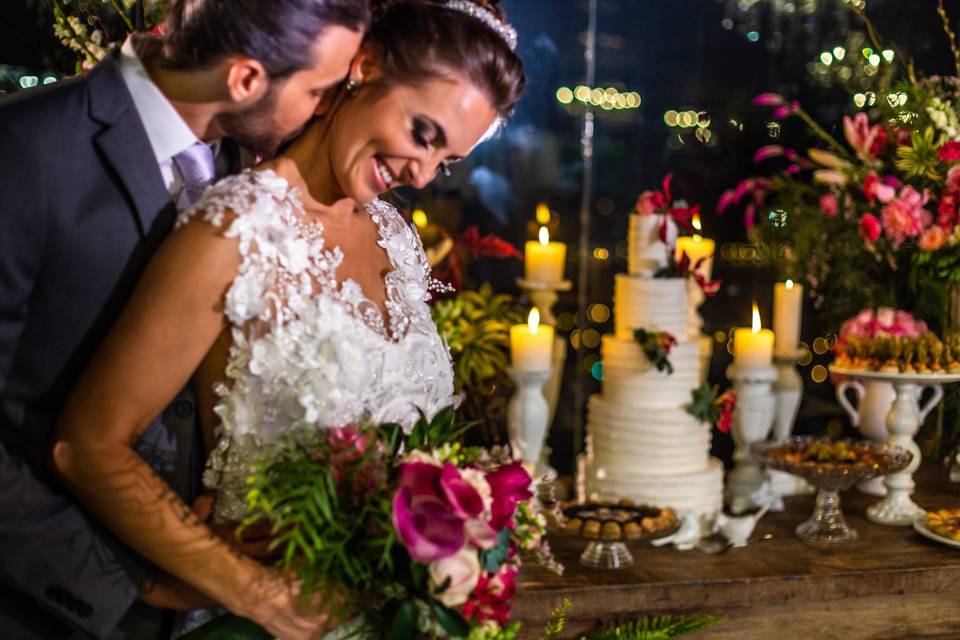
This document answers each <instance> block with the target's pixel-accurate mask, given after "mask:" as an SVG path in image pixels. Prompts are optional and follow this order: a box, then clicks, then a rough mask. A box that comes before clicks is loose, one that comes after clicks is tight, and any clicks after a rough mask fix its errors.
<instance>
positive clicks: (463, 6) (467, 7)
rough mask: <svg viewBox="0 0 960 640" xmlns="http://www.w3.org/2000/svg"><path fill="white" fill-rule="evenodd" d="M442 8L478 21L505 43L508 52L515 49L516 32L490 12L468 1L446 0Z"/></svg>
mask: <svg viewBox="0 0 960 640" xmlns="http://www.w3.org/2000/svg"><path fill="white" fill-rule="evenodd" d="M443 6H444V7H446V8H447V9H451V10H453V11H460V12H461V13H465V14H467V15H468V16H470V17H471V18H474V19H476V20H479V21H480V22H482V23H483V24H485V25H487V26H488V27H489V28H490V29H491V30H492V31H493V32H494V33H496V34H497V35H498V36H500V37H501V38H502V39H503V41H504V42H506V43H507V46H508V47H510V51H515V50H516V49H517V30H516V29H514V28H513V27H511V26H510V25H509V24H507V23H505V22H501V21H500V20H499V19H498V18H497V16H495V15H494V14H493V12H492V11H490V10H488V9H484V8H483V7H481V6H480V5H478V4H475V3H473V2H470V0H447V1H446V2H445V3H443Z"/></svg>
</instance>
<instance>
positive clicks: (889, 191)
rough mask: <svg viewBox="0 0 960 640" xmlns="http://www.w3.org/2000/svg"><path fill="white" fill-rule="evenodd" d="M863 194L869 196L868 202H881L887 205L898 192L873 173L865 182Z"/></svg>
mask: <svg viewBox="0 0 960 640" xmlns="http://www.w3.org/2000/svg"><path fill="white" fill-rule="evenodd" d="M863 194H864V195H865V196H867V200H868V201H870V202H876V201H878V200H879V201H880V202H881V203H883V204H887V203H888V202H890V201H891V200H893V198H894V196H896V195H897V191H896V189H894V188H893V187H892V186H890V185H888V184H884V182H883V180H881V179H880V176H878V175H877V174H876V172H874V171H871V172H870V173H868V174H867V177H866V178H865V179H864V181H863Z"/></svg>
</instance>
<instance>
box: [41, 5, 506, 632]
mask: <svg viewBox="0 0 960 640" xmlns="http://www.w3.org/2000/svg"><path fill="white" fill-rule="evenodd" d="M373 4H374V12H375V13H374V15H375V19H374V22H373V24H372V26H371V28H370V31H369V33H368V34H367V36H366V38H365V43H364V45H363V47H362V48H361V51H360V53H359V54H358V55H357V57H356V58H355V59H354V61H353V63H352V66H351V69H350V74H349V77H348V78H347V79H346V81H345V83H344V86H343V87H342V90H341V91H340V92H339V94H338V95H337V96H336V97H335V98H334V100H333V103H332V104H331V105H322V107H321V111H322V112H323V113H324V114H325V115H324V116H323V117H321V118H318V119H317V120H316V121H315V122H314V123H312V124H311V125H310V126H308V128H307V129H306V130H305V131H304V132H303V133H302V135H300V136H299V137H298V138H297V139H296V140H295V141H294V142H293V143H292V144H291V146H290V147H289V148H288V149H287V150H286V151H285V152H284V153H283V154H282V155H280V156H279V157H278V158H276V159H275V160H272V161H270V162H267V163H264V164H262V165H260V166H258V167H256V168H254V169H252V170H247V171H246V172H244V173H242V174H240V175H238V176H234V177H231V178H227V179H224V180H222V181H221V182H219V183H218V184H216V185H214V186H212V187H210V188H209V189H208V190H207V192H206V194H205V195H204V196H203V198H202V199H201V200H200V201H199V202H198V203H197V204H196V205H195V206H194V207H192V208H191V209H189V210H187V211H186V212H184V214H183V215H182V216H181V218H180V220H179V223H178V229H177V231H175V232H174V233H173V234H172V235H171V237H170V238H169V240H168V241H167V242H166V243H165V245H164V246H163V247H162V248H161V249H160V251H159V252H158V253H157V254H156V257H155V258H154V259H153V261H152V262H151V264H150V266H149V267H148V269H147V270H146V272H145V273H144V276H143V279H142V280H141V282H140V284H139V285H138V288H137V291H136V293H135V294H134V296H133V298H132V299H131V301H130V304H129V306H128V307H127V309H126V310H125V311H124V312H123V314H122V316H121V318H120V319H119V321H118V322H117V324H116V325H115V326H114V328H113V329H112V331H111V333H110V335H109V336H108V338H107V339H106V340H105V342H104V344H103V345H102V346H101V348H100V350H99V352H98V353H97V355H96V356H95V358H94V359H93V360H92V361H91V364H90V366H89V368H88V369H87V371H86V372H85V373H84V375H83V377H82V379H81V380H80V381H79V383H78V385H77V387H76V389H75V390H74V392H73V394H72V397H71V400H70V401H69V403H68V405H67V408H66V409H65V411H64V414H63V415H62V417H61V420H60V423H59V429H58V436H57V440H56V443H55V446H54V452H53V459H54V464H55V466H56V468H57V469H58V471H59V472H60V473H61V474H62V476H63V477H64V479H65V481H66V482H67V484H68V486H69V487H70V488H71V490H72V491H74V492H75V493H76V494H77V496H78V497H79V498H80V500H81V501H82V502H83V503H84V504H85V505H86V507H87V508H88V509H89V510H90V511H91V512H93V514H94V515H95V516H96V517H97V518H98V519H99V520H100V521H101V522H102V523H103V524H104V525H105V526H107V527H109V528H110V529H111V530H113V532H114V533H116V534H117V536H118V537H119V538H121V539H122V540H123V541H124V542H126V543H127V544H128V545H129V546H131V547H132V548H133V549H135V550H136V551H138V552H139V553H140V554H142V555H143V556H145V557H146V558H148V559H149V560H151V561H152V562H153V563H155V564H156V565H157V566H158V567H159V568H160V569H162V570H163V571H165V572H168V573H169V574H170V575H172V576H174V577H175V578H178V579H179V580H181V581H183V583H186V584H187V585H190V586H191V587H193V588H194V589H196V590H197V591H199V592H200V593H201V594H204V595H205V596H207V597H208V598H211V599H212V600H213V601H215V602H218V603H221V604H222V605H223V606H225V607H227V608H228V609H230V610H231V611H233V612H234V613H237V614H238V615H241V616H244V617H248V618H250V619H252V620H254V621H255V622H257V623H259V624H261V625H262V626H264V627H265V628H267V630H268V631H271V632H272V633H274V634H276V635H278V636H280V637H282V638H307V637H311V635H312V634H313V633H314V632H315V630H316V629H317V628H319V627H320V626H322V625H323V624H324V623H325V622H327V621H326V620H325V617H324V615H323V614H322V613H316V612H314V613H309V614H297V613H294V608H293V603H294V599H295V598H294V596H295V593H293V591H295V588H293V589H291V588H288V586H287V583H286V582H285V580H284V578H283V577H282V576H280V575H279V574H278V573H276V572H275V571H274V570H272V569H266V568H264V567H263V566H261V565H260V564H259V563H257V562H256V561H255V560H253V559H251V558H250V557H247V556H244V555H242V554H239V553H236V552H234V551H232V550H231V548H230V547H229V546H228V545H227V544H225V543H223V542H221V541H220V540H219V539H218V538H217V537H216V536H214V535H212V533H211V529H210V528H208V527H207V526H206V525H205V524H204V523H203V522H201V521H200V520H199V519H198V518H196V517H194V516H193V515H192V512H191V510H190V508H189V507H188V506H187V505H186V504H184V503H182V502H180V501H179V499H178V498H177V497H176V496H175V495H174V494H173V492H172V491H171V490H170V489H169V487H167V486H166V485H165V483H164V482H163V481H162V480H160V479H159V478H158V477H157V476H156V475H154V474H153V473H152V471H151V470H150V468H149V467H148V466H147V465H146V464H145V463H144V462H143V461H142V460H141V459H140V458H139V457H137V455H136V454H135V453H134V451H133V448H132V445H133V443H134V442H135V441H136V440H137V437H138V436H139V435H140V434H141V433H142V432H143V430H144V429H145V428H146V426H147V425H149V424H150V421H151V420H152V419H153V418H154V417H155V416H156V415H157V414H158V413H159V412H160V411H161V410H162V409H163V407H164V406H166V405H167V403H168V402H169V401H170V400H171V399H172V398H173V397H174V395H175V394H176V392H177V391H178V390H179V389H180V388H182V386H183V385H184V384H185V383H186V382H188V381H189V380H190V379H191V378H192V380H193V383H194V386H195V388H196V390H197V396H198V402H199V405H200V406H199V409H200V414H201V415H202V416H203V418H202V423H203V430H204V439H205V443H206V444H207V447H208V450H209V451H210V455H209V459H208V463H207V471H206V472H205V474H204V481H205V483H206V484H207V485H208V486H209V487H210V488H211V489H212V490H214V491H215V492H216V497H215V507H214V519H215V520H216V521H218V522H235V521H236V520H238V519H240V518H242V516H243V515H244V486H245V479H246V477H247V474H248V471H249V466H250V465H251V463H252V462H253V460H254V459H256V458H257V457H258V456H259V455H260V454H261V453H262V450H263V448H264V447H268V446H269V445H270V444H271V443H272V442H273V441H275V439H276V438H277V437H278V436H279V435H280V434H282V433H284V432H285V431H287V430H290V429H294V428H297V427H300V426H305V425H310V426H318V427H335V426H342V425H345V424H348V423H351V422H360V421H367V420H371V421H376V422H386V421H390V422H398V423H401V424H404V425H407V426H411V425H412V424H413V422H414V421H415V420H416V417H417V408H421V409H423V410H424V411H426V412H428V413H431V412H436V411H437V410H439V409H440V408H442V407H444V406H447V405H449V404H450V403H451V400H452V394H453V374H452V369H451V364H450V357H449V353H448V351H447V349H446V347H445V345H444V344H443V341H442V340H441V338H440V337H439V335H438V334H437V332H436V329H435V327H434V325H433V323H432V321H431V318H430V311H429V308H428V306H427V303H426V301H427V300H428V299H429V295H430V289H431V288H432V287H433V284H432V280H431V278H430V271H429V267H428V265H427V260H426V256H425V254H424V251H423V247H422V245H421V243H420V240H419V237H418V236H417V235H416V232H415V231H414V230H413V228H412V227H411V226H410V225H408V224H407V223H406V222H405V221H404V220H403V218H402V217H401V215H400V214H399V213H398V212H397V210H396V209H394V208H393V207H392V206H390V205H389V204H387V203H385V202H383V201H381V200H379V199H378V196H380V195H381V194H383V193H385V192H387V191H389V190H390V189H392V188H394V187H397V186H401V185H412V186H414V187H416V188H423V187H424V186H426V185H427V184H428V183H429V182H430V181H431V180H432V179H433V178H434V176H435V175H436V174H437V173H438V172H440V171H444V172H445V171H447V170H448V169H449V167H450V165H452V164H453V163H455V162H457V161H459V160H461V159H462V158H463V157H464V156H466V155H467V154H468V153H470V151H471V150H472V149H473V147H474V146H475V145H476V144H477V143H478V142H479V141H480V140H482V139H483V137H484V135H485V134H486V133H487V132H488V131H489V130H490V129H491V128H492V127H493V126H495V125H496V123H497V122H498V121H499V120H500V119H502V118H503V117H506V116H507V115H508V114H509V113H510V112H511V110H512V108H513V106H514V104H515V103H516V101H517V99H518V98H519V96H520V94H521V92H522V90H523V88H524V85H525V78H524V75H523V70H522V66H521V63H520V59H519V57H518V56H517V55H516V54H515V52H514V51H513V48H514V46H515V39H516V35H515V32H514V31H513V29H512V28H511V27H510V26H509V25H508V24H507V23H506V21H505V17H504V15H503V13H502V12H501V11H500V10H499V8H498V7H497V6H496V4H495V3H493V2H491V1H489V0H474V1H472V2H471V1H468V0H447V1H444V0H392V1H389V2H387V1H385V0H380V1H379V2H377V1H375V2H374V3H373ZM377 5H379V6H377ZM186 600H187V598H186V596H185V601H184V603H183V606H191V605H193V606H196V605H197V604H199V603H198V602H197V601H190V602H188V601H186Z"/></svg>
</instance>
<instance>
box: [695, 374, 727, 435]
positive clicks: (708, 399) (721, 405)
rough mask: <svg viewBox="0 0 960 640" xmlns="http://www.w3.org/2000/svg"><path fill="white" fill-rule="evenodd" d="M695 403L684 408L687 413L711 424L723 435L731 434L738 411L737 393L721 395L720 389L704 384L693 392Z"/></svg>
mask: <svg viewBox="0 0 960 640" xmlns="http://www.w3.org/2000/svg"><path fill="white" fill-rule="evenodd" d="M692 396H693V401H692V402H691V403H690V404H688V405H687V406H685V407H684V409H686V410H687V413H689V414H690V415H692V416H694V417H695V418H697V419H698V420H700V421H701V422H704V423H707V424H711V425H713V426H714V427H716V428H717V430H718V431H720V432H721V433H729V432H730V427H731V426H733V414H734V412H735V411H736V409H737V394H736V392H735V391H725V392H723V393H720V390H719V387H711V386H710V385H709V384H708V383H706V382H704V383H703V384H701V385H700V387H699V388H697V389H694V390H693V391H692Z"/></svg>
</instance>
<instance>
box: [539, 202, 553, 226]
mask: <svg viewBox="0 0 960 640" xmlns="http://www.w3.org/2000/svg"><path fill="white" fill-rule="evenodd" d="M537 223H538V224H549V223H550V207H548V206H547V203H546V202H541V203H540V204H538V205H537Z"/></svg>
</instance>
